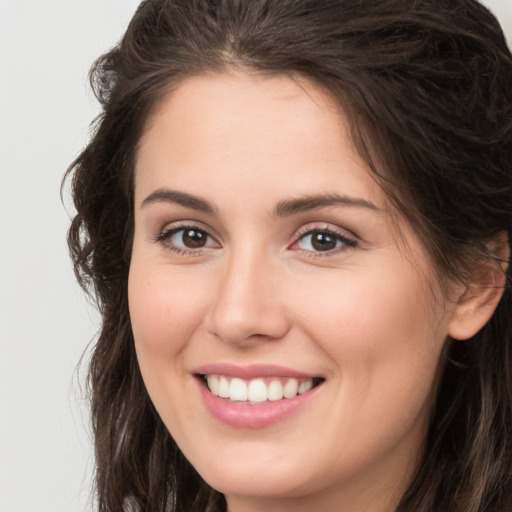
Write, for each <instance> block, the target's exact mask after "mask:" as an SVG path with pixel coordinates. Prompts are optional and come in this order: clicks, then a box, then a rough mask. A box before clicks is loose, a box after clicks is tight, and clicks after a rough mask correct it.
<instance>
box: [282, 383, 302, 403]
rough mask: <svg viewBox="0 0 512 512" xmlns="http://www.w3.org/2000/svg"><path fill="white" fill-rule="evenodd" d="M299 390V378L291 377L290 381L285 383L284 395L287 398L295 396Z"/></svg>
mask: <svg viewBox="0 0 512 512" xmlns="http://www.w3.org/2000/svg"><path fill="white" fill-rule="evenodd" d="M298 390H299V383H298V381H297V379H289V380H288V382H287V383H286V384H285V385H284V388H283V396H284V397H285V398H293V397H294V396H296V395H297V391H298Z"/></svg>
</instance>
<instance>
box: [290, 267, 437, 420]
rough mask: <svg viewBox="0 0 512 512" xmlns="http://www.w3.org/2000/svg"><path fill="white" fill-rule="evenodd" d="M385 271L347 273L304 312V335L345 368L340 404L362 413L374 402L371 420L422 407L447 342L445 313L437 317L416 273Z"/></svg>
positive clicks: (322, 288)
mask: <svg viewBox="0 0 512 512" xmlns="http://www.w3.org/2000/svg"><path fill="white" fill-rule="evenodd" d="M385 268H386V270H387V272H385V273H382V274H379V275H377V273H372V272H368V273H366V274H365V275H363V274H362V273H360V272H356V271H354V272H352V273H351V272H347V273H345V275H344V276H343V279H341V280H340V281H339V282H338V283H336V285H334V284H333V281H332V279H331V280H326V282H325V283H322V282H318V283H317V284H318V286H317V287H315V290H316V292H315V293H311V294H308V297H307V299H306V300H303V302H302V304H300V305H298V306H297V308H298V309H300V310H301V311H302V313H301V314H300V315H299V316H301V317H302V318H303V319H304V320H303V322H304V325H303V329H304V330H306V331H307V332H308V336H309V337H310V338H311V339H314V340H315V341H316V343H317V344H318V345H320V346H321V347H322V349H323V350H324V351H325V352H326V353H327V354H328V355H329V356H330V358H331V360H332V361H333V362H334V364H335V367H338V368H339V369H340V372H339V376H340V382H339V389H340V390H341V391H340V392H341V393H344V395H343V396H342V397H341V398H340V399H341V400H343V401H345V400H347V401H350V402H354V403H358V407H359V408H361V410H363V405H364V404H367V405H368V413H369V414H371V413H372V412H373V413H375V412H378V411H381V409H382V408H384V407H390V408H391V409H394V405H397V406H398V402H399V401H401V402H402V405H403V408H402V409H401V411H403V412H404V413H405V412H406V411H407V410H408V409H409V408H408V407H406V405H407V404H411V406H410V410H411V412H412V409H414V407H417V408H419V407H421V404H422V402H423V401H424V400H426V399H427V397H428V396H429V394H430V393H431V391H432V386H433V383H434V380H435V375H436V371H437V368H438V364H439V359H440V354H441V351H442V348H443V346H444V341H445V330H446V325H445V324H446V318H445V312H444V311H439V312H437V313H436V312H434V306H435V300H434V298H433V297H432V294H431V292H430V291H429V290H428V289H426V287H425V283H424V282H423V281H422V280H421V279H420V278H419V276H418V274H417V272H416V271H414V269H411V270H410V271H409V272H407V270H406V268H407V267H406V266H405V265H402V266H400V268H395V267H393V266H392V265H388V266H386V267H385ZM429 312H432V313H431V314H429ZM386 397H390V398H389V399H390V400H391V402H394V404H393V403H390V402H389V401H388V402H387V403H385V401H386V400H387V398H386ZM414 404H416V405H414Z"/></svg>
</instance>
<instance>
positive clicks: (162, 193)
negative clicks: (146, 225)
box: [141, 188, 217, 215]
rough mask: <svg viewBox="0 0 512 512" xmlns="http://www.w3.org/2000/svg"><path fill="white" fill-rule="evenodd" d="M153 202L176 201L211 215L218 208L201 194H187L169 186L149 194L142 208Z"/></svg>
mask: <svg viewBox="0 0 512 512" xmlns="http://www.w3.org/2000/svg"><path fill="white" fill-rule="evenodd" d="M152 203H175V204H179V205H180V206H184V207H185V208H190V209H192V210H197V211H199V212H204V213H209V214H210V215H214V214H215V213H217V208H215V206H213V204H212V203H210V201H207V200H206V199H203V198H201V197H199V196H194V195H192V194H187V193H186V192H179V191H178V190H170V189H167V188H159V189H157V190H155V191H154V192H152V193H151V194H149V196H148V197H146V199H144V201H142V204H141V208H144V207H145V206H148V205H150V204H152Z"/></svg>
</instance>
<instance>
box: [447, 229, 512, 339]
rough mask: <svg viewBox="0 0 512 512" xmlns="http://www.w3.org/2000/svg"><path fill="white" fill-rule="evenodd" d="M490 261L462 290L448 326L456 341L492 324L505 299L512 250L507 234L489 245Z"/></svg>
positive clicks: (479, 268)
mask: <svg viewBox="0 0 512 512" xmlns="http://www.w3.org/2000/svg"><path fill="white" fill-rule="evenodd" d="M486 248H487V251H488V253H489V255H490V257H489V258H488V259H487V260H486V261H484V262H483V263H482V264H480V265H479V266H478V268H476V269H475V270H474V272H473V278H472V280H471V282H470V283H469V284H468V285H467V286H466V287H465V288H464V289H463V291H462V293H460V294H459V297H458V299H457V305H456V307H455V310H454V312H453V315H452V317H451V319H450V323H449V325H448V335H449V336H450V337H451V338H453V339H456V340H467V339H469V338H471V336H474V335H475V334H476V333H477V332H478V331H479V330H480V329H482V327H483V326H484V325H485V324H486V323H487V322H488V321H489V319H490V318H491V316H492V315H493V313H494V311H495V310H496V307H497V306H498V303H499V301H500V299H501V297H502V295H503V292H504V289H505V284H506V276H505V272H506V271H507V267H508V262H509V258H510V248H509V244H508V238H507V235H506V233H502V234H500V235H499V236H497V237H496V238H494V239H493V240H491V241H490V242H489V243H487V244H486Z"/></svg>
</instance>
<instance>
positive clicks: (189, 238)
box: [157, 226, 220, 254]
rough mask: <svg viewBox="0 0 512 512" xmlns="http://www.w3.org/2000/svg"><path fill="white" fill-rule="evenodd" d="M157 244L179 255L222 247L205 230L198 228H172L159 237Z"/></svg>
mask: <svg viewBox="0 0 512 512" xmlns="http://www.w3.org/2000/svg"><path fill="white" fill-rule="evenodd" d="M157 242H160V243H162V244H163V245H164V246H165V247H166V248H167V249H170V250H171V251H174V252H177V253H178V254H191V253H195V252H199V251H200V250H201V249H205V248H209V247H213V248H216V247H220V246H219V244H218V243H217V242H216V241H215V240H214V239H213V238H212V237H211V236H210V235H209V234H208V233H207V232H206V231H205V230H204V229H200V228H198V227H197V226H179V227H171V228H169V229H166V230H164V231H163V232H162V233H161V234H160V235H159V236H158V238H157Z"/></svg>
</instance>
